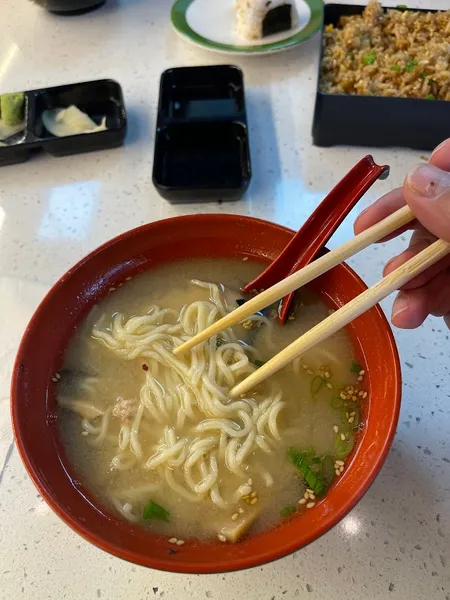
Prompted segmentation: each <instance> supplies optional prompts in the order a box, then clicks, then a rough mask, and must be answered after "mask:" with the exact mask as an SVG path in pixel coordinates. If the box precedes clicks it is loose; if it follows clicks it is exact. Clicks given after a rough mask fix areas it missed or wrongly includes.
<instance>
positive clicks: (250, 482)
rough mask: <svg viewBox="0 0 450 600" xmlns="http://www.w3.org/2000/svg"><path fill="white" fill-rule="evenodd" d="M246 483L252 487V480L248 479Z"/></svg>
mask: <svg viewBox="0 0 450 600" xmlns="http://www.w3.org/2000/svg"><path fill="white" fill-rule="evenodd" d="M247 483H248V485H253V479H252V478H251V477H250V478H249V479H248V480H247Z"/></svg>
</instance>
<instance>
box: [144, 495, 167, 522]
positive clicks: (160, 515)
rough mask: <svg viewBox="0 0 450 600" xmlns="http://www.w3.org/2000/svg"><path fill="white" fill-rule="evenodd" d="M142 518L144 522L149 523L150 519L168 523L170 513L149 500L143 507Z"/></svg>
mask: <svg viewBox="0 0 450 600" xmlns="http://www.w3.org/2000/svg"><path fill="white" fill-rule="evenodd" d="M142 516H143V518H144V519H145V520H146V521H150V520H151V519H157V520H158V521H166V523H169V521H170V513H169V511H167V510H166V509H165V508H163V507H162V506H160V505H159V504H157V503H156V502H154V501H153V500H149V501H148V502H147V504H146V505H145V508H144V512H143V515H142Z"/></svg>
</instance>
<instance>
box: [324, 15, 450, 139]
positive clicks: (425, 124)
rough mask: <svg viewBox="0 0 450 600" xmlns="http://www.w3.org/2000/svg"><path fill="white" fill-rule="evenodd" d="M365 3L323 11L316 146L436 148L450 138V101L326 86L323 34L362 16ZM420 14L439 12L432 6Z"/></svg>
mask: <svg viewBox="0 0 450 600" xmlns="http://www.w3.org/2000/svg"><path fill="white" fill-rule="evenodd" d="M365 8H366V7H365V6H354V5H351V6H350V5H346V4H327V5H325V9H324V14H323V27H322V37H321V51H320V60H319V79H318V84H317V92H316V105H315V110H314V121H313V128H312V137H313V143H314V145H316V146H335V145H348V146H375V147H392V146H399V147H406V148H411V149H416V150H432V149H434V148H435V147H436V146H437V145H439V144H440V143H441V142H442V141H444V140H445V139H446V138H448V137H450V102H448V101H445V100H426V99H420V98H392V97H387V96H356V95H351V94H327V93H324V92H322V91H321V89H320V70H321V65H322V58H323V35H324V30H325V27H326V26H327V25H330V24H332V25H335V26H336V25H337V24H338V23H339V20H340V18H341V17H343V16H350V15H360V14H362V12H363V11H364V9H365ZM401 10H415V11H418V12H437V11H432V10H418V9H409V8H406V7H405V8H403V7H402V8H401Z"/></svg>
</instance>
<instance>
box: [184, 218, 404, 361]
mask: <svg viewBox="0 0 450 600" xmlns="http://www.w3.org/2000/svg"><path fill="white" fill-rule="evenodd" d="M413 219H414V215H413V214H412V212H411V210H410V209H409V207H408V206H404V207H403V208H401V209H400V210H398V211H396V212H395V213H392V214H391V215H389V216H388V217H386V218H385V219H383V220H382V221H380V222H379V223H377V224H376V225H373V226H372V227H369V229H366V230H365V231H363V232H362V233H360V234H359V235H357V236H355V237H354V238H353V239H351V240H350V241H348V242H345V243H344V244H342V245H341V246H338V247H337V248H335V249H334V250H332V251H331V252H328V253H327V254H325V255H324V256H321V257H320V258H318V259H316V260H315V261H313V262H312V263H310V264H309V265H307V266H306V267H304V268H303V269H300V270H299V271H297V272H296V273H293V274H292V275H289V277H286V279H283V280H282V281H280V282H279V283H276V284H275V285H273V286H272V287H271V288H269V289H268V290H265V291H264V292H261V293H260V294H258V296H255V297H254V298H252V299H251V300H248V302H245V304H243V305H242V306H239V307H238V308H236V309H235V310H233V312H231V313H230V314H228V315H226V316H225V317H222V319H219V321H216V322H215V323H213V324H212V325H211V326H210V327H207V328H206V329H205V330H203V331H201V332H200V333H198V334H197V335H194V337H192V338H191V339H190V340H188V341H187V342H185V343H184V344H181V345H180V346H178V347H177V348H175V349H174V350H173V353H174V354H175V355H178V354H181V353H183V352H186V351H187V350H190V349H191V348H193V347H194V346H196V345H197V344H200V343H201V342H204V341H205V340H207V339H209V338H210V337H211V336H212V335H215V334H216V333H219V332H220V331H223V330H224V329H226V328H227V327H232V326H233V325H236V324H237V323H240V322H241V321H243V320H244V319H246V318H247V317H250V316H251V315H253V314H255V313H256V312H258V311H259V310H261V309H263V308H266V306H270V305H271V304H273V303H274V302H276V301H277V300H279V299H280V298H283V297H284V296H287V294H290V293H291V292H293V291H294V290H296V289H298V288H300V287H302V286H303V285H305V284H307V283H308V282H310V281H312V280H313V279H315V278H316V277H319V275H322V274H323V273H325V272H326V271H329V270H330V269H331V268H333V267H335V266H336V265H338V264H340V263H341V262H342V261H344V260H346V259H347V258H349V257H350V256H353V255H354V254H356V253H357V252H360V251H361V250H364V248H367V246H370V244H373V243H374V242H377V241H378V240H381V239H382V238H384V237H386V236H387V235H389V234H390V233H392V232H394V231H396V230H397V229H400V227H402V226H403V225H406V224H407V223H409V222H410V221H412V220H413Z"/></svg>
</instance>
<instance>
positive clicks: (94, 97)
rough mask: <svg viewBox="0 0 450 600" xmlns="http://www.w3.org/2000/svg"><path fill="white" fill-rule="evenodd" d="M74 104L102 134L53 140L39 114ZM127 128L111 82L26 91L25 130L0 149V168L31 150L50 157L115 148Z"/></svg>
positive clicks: (119, 94)
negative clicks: (103, 124)
mask: <svg viewBox="0 0 450 600" xmlns="http://www.w3.org/2000/svg"><path fill="white" fill-rule="evenodd" d="M72 104H74V105H75V106H77V107H78V108H79V109H80V110H82V111H83V112H85V113H87V114H88V115H89V116H90V117H91V119H92V120H93V121H95V122H97V123H100V121H101V119H102V117H106V126H107V129H106V130H105V131H98V132H95V133H82V134H80V135H70V136H64V137H55V136H53V135H52V134H50V133H49V132H48V131H47V130H46V129H45V127H44V125H43V123H42V113H43V112H44V111H45V110H47V109H51V108H67V107H68V106H70V105H72ZM126 128H127V119H126V113H125V105H124V101H123V95H122V90H121V87H120V85H119V84H118V83H116V82H115V81H112V80H111V79H103V80H99V81H87V82H83V83H73V84H70V85H61V86H58V87H52V88H46V89H38V90H31V91H28V92H25V128H24V131H23V132H21V133H20V134H17V135H16V136H14V137H13V138H12V140H13V142H10V145H8V146H0V165H11V164H15V163H20V162H24V161H26V160H27V159H28V158H29V156H30V154H31V153H32V151H35V150H36V149H42V150H44V151H45V152H48V153H49V154H52V155H53V156H67V155H69V154H78V153H80V152H90V151H92V150H104V149H106V148H115V147H117V146H120V145H121V144H122V143H123V140H124V138H125V133H126Z"/></svg>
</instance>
